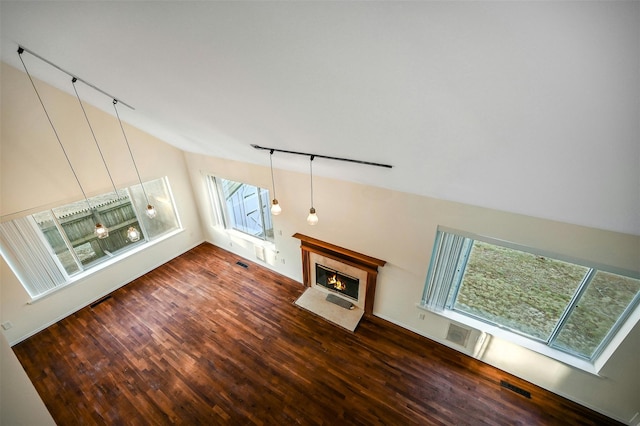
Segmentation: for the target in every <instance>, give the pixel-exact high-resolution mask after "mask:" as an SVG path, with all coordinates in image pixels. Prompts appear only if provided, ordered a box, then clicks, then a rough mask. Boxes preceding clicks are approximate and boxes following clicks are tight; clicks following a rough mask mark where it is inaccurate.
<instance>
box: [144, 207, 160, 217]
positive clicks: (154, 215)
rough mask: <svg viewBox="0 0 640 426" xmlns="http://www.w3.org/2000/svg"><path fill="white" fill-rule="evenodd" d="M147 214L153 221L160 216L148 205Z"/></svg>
mask: <svg viewBox="0 0 640 426" xmlns="http://www.w3.org/2000/svg"><path fill="white" fill-rule="evenodd" d="M146 214H147V216H149V219H153V218H154V217H156V216H157V215H158V211H157V210H156V208H155V207H153V206H152V205H151V204H148V205H147V211H146Z"/></svg>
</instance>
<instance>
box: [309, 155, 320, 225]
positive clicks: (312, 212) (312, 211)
mask: <svg viewBox="0 0 640 426" xmlns="http://www.w3.org/2000/svg"><path fill="white" fill-rule="evenodd" d="M314 157H315V156H314V155H312V156H311V157H309V158H310V160H309V177H310V181H311V208H310V209H309V216H307V223H308V224H309V225H311V226H313V225H315V224H317V223H318V215H317V214H316V209H315V208H313V158H314Z"/></svg>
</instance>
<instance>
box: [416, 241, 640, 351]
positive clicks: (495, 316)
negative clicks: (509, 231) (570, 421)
mask: <svg viewBox="0 0 640 426" xmlns="http://www.w3.org/2000/svg"><path fill="white" fill-rule="evenodd" d="M605 269H607V268H596V267H594V266H592V265H582V264H577V263H574V262H569V261H566V260H562V259H558V258H557V256H549V255H547V254H542V253H536V252H535V251H534V250H531V249H529V248H526V247H521V246H517V245H514V244H510V243H505V242H502V241H493V240H490V239H486V238H480V237H477V236H472V235H467V234H464V233H461V232H457V231H449V230H443V229H439V230H438V233H437V236H436V242H435V245H434V251H433V255H432V260H431V265H430V267H429V272H428V275H427V282H426V285H425V291H424V295H423V299H422V305H423V306H425V307H426V308H428V309H430V310H433V311H437V312H438V311H439V312H442V311H454V312H457V313H460V314H462V315H464V316H466V317H470V318H474V319H477V320H480V321H483V322H485V323H489V324H492V325H495V326H498V327H500V328H503V329H507V330H508V331H510V332H513V333H517V334H519V335H521V336H525V337H527V338H529V339H531V340H534V341H537V342H541V343H543V344H545V345H547V346H549V347H551V348H553V349H557V350H560V351H563V352H565V353H568V354H570V355H572V356H575V357H578V358H581V359H585V360H589V361H593V360H594V359H595V358H597V356H598V355H599V354H600V353H601V352H602V350H603V349H604V348H605V347H606V345H607V343H608V342H609V341H610V339H611V338H612V337H613V335H614V334H615V332H616V331H617V330H618V329H619V327H620V326H621V325H622V323H623V322H624V321H625V319H626V318H627V317H628V316H629V315H630V313H631V312H632V311H633V309H635V307H636V306H637V305H638V301H639V299H640V280H639V279H638V278H637V277H636V276H632V275H633V274H632V273H630V272H624V271H612V270H605Z"/></svg>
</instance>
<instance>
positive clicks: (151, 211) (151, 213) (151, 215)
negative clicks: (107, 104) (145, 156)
mask: <svg viewBox="0 0 640 426" xmlns="http://www.w3.org/2000/svg"><path fill="white" fill-rule="evenodd" d="M117 104H118V100H117V99H114V100H113V109H114V110H115V112H116V117H117V118H118V123H119V124H120V130H122V136H124V141H125V142H126V144H127V148H128V149H129V155H130V156H131V161H132V162H133V168H134V169H135V170H136V175H138V182H140V187H141V188H142V193H143V194H144V199H145V200H146V202H147V209H146V210H145V214H146V215H147V216H148V217H149V219H153V218H154V217H156V216H157V214H158V211H157V210H156V209H155V207H153V206H152V205H151V203H149V197H148V196H147V191H145V190H144V184H143V183H142V179H141V178H140V172H139V171H138V166H137V165H136V160H135V158H133V152H132V151H131V146H130V145H129V139H127V134H126V133H125V131H124V126H123V125H122V120H120V114H118V107H117Z"/></svg>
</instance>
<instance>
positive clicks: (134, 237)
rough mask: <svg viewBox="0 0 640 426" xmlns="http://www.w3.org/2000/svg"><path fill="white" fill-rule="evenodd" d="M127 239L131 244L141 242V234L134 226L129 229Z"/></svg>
mask: <svg viewBox="0 0 640 426" xmlns="http://www.w3.org/2000/svg"><path fill="white" fill-rule="evenodd" d="M127 238H128V239H129V241H131V242H136V241H138V240H140V232H139V231H138V230H137V229H136V228H134V227H133V226H130V227H129V229H127Z"/></svg>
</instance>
